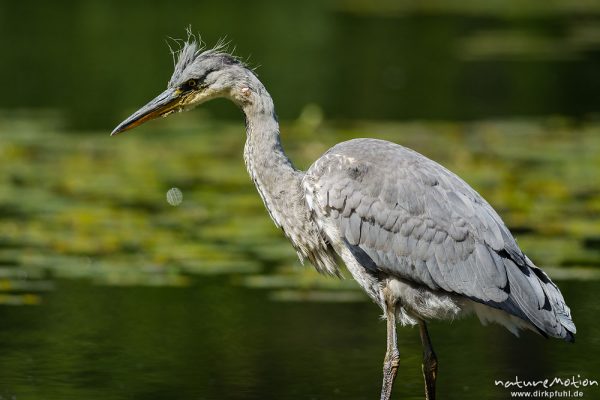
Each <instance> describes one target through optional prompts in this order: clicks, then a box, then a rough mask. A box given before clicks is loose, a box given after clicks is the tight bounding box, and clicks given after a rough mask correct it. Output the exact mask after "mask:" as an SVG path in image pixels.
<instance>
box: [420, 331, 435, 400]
mask: <svg viewBox="0 0 600 400" xmlns="http://www.w3.org/2000/svg"><path fill="white" fill-rule="evenodd" d="M419 333H420V334H421V343H422V344H423V377H424V378H425V399H427V400H435V380H436V378H437V370H438V361H437V356H436V355H435V352H434V351H433V346H432V345H431V339H429V332H428V331H427V324H425V321H423V320H419Z"/></svg>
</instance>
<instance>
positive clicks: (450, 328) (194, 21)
mask: <svg viewBox="0 0 600 400" xmlns="http://www.w3.org/2000/svg"><path fill="white" fill-rule="evenodd" d="M189 26H191V29H192V31H193V32H195V33H198V34H199V35H201V37H202V39H203V41H205V42H206V43H207V45H208V46H212V45H213V44H214V43H216V42H217V41H218V40H219V39H221V38H226V40H228V41H229V42H230V48H231V49H232V50H233V49H234V48H235V54H237V55H238V56H239V57H241V58H242V59H244V60H247V62H248V63H249V64H250V65H251V66H252V67H255V68H256V72H257V73H258V75H259V77H260V79H261V80H262V81H263V83H264V84H265V86H266V87H267V89H268V90H269V91H270V93H271V95H272V96H273V98H274V101H275V105H276V108H277V111H278V114H279V117H280V120H281V124H282V140H283V144H284V146H285V148H286V150H287V151H288V153H289V155H290V157H291V158H292V159H293V160H294V162H295V164H296V166H297V167H299V168H302V169H305V168H307V167H308V166H310V164H311V162H312V161H313V160H315V159H316V158H318V157H319V156H320V155H321V154H322V153H323V152H324V151H326V150H327V148H329V147H330V146H331V145H333V144H334V143H337V142H339V141H343V140H348V139H351V138H355V137H365V136H371V137H377V138H382V139H387V140H391V141H394V142H397V143H400V144H403V145H405V146H407V147H411V148H413V149H415V150H417V151H419V152H421V153H423V154H425V155H426V156H428V157H430V158H432V159H434V160H436V161H438V162H440V163H441V164H443V165H444V166H446V167H448V168H449V169H451V170H452V171H454V172H456V173H457V174H458V175H460V176H461V177H463V178H464V179H465V180H466V181H467V182H469V183H470V184H471V185H472V186H473V187H474V188H475V189H477V190H478V191H479V192H480V193H481V194H482V195H483V196H484V197H485V198H486V199H487V200H488V201H489V202H490V203H491V204H492V205H493V206H494V207H495V208H496V210H497V211H498V212H499V213H500V215H501V216H502V217H503V219H504V220H505V222H506V223H507V225H508V226H509V228H510V229H511V230H512V232H513V233H514V234H515V236H516V237H517V239H518V242H519V244H520V245H521V247H522V248H523V250H524V251H525V252H526V253H527V254H528V255H529V257H530V258H531V259H533V260H534V262H535V263H536V264H537V265H539V266H541V267H544V268H545V270H546V271H547V272H548V273H549V274H550V275H551V277H553V279H555V280H556V281H557V283H558V284H559V286H560V287H561V289H562V291H563V294H564V296H565V298H566V300H567V303H568V304H569V305H570V307H571V309H572V313H573V317H574V320H575V323H576V324H577V327H578V330H579V334H578V337H577V343H576V344H575V345H572V346H571V345H567V344H565V343H561V342H558V341H556V340H543V339H541V338H539V337H537V336H535V335H533V334H530V333H524V334H523V335H522V337H521V338H520V339H518V338H515V337H513V336H512V335H511V334H510V333H508V332H506V331H505V330H504V329H503V328H500V327H498V326H490V327H486V328H482V327H480V326H479V325H480V324H479V322H478V321H476V320H475V319H474V318H470V319H466V320H463V321H456V322H454V323H452V324H451V325H450V324H449V323H446V322H444V323H433V324H432V327H431V334H432V340H433V343H434V346H435V348H436V350H437V353H438V357H439V358H440V365H441V366H440V375H439V380H438V386H439V392H440V395H441V396H443V398H446V399H482V398H485V399H487V398H493V399H504V398H507V397H508V392H507V390H505V389H501V388H498V387H495V386H494V379H511V378H514V376H516V375H518V376H519V377H523V378H532V379H540V378H546V377H549V378H552V377H554V376H558V377H570V376H575V377H577V375H580V376H581V377H584V378H590V379H600V374H598V371H600V362H599V361H598V359H599V357H598V356H600V352H599V345H600V343H599V342H600V339H599V338H600V325H599V324H598V322H597V321H596V319H595V317H596V315H598V314H597V313H598V311H600V306H599V305H598V301H597V296H595V293H596V292H597V291H598V290H600V281H599V278H600V217H599V215H600V214H599V212H600V197H599V195H600V188H599V184H598V182H600V179H599V178H600V113H599V111H600V96H599V95H598V94H599V93H600V74H599V73H598V71H599V70H600V69H599V68H600V2H598V1H592V0H552V1H545V2H538V1H533V0H520V1H517V0H514V1H512V0H511V1H477V0H467V1H462V2H455V1H450V0H430V1H426V2H424V1H416V0H415V1H409V0H402V1H392V0H389V1H388V0H369V1H366V0H328V1H321V0H307V1H304V2H302V4H300V3H294V2H275V1H266V0H255V1H252V2H248V1H242V0H238V1H221V2H206V1H201V0H194V1H177V2H147V1H146V2H143V1H102V2H101V1H91V0H90V1H74V0H72V1H68V0H64V1H55V2H41V1H28V0H24V1H20V2H14V1H13V2H11V1H7V0H0V48H1V50H2V58H1V59H2V61H1V62H0V82H2V96H0V321H1V322H0V371H1V372H0V399H19V400H21V399H83V398H85V399H163V398H172V399H178V398H181V399H189V398H199V399H225V398H226V399H229V398H231V399H242V398H244V399H246V398H256V399H268V398H273V399H281V398H286V399H287V398H298V399H307V398H310V399H329V398H344V399H354V398H356V399H362V398H373V397H377V396H378V391H379V388H380V380H381V379H380V375H381V362H382V359H383V356H384V353H385V323H382V322H381V321H380V320H379V319H378V313H379V310H378V309H377V307H376V306H375V305H373V304H371V303H370V302H369V301H368V300H367V298H366V296H365V295H363V294H362V292H361V291H360V290H359V289H358V287H357V286H356V284H355V283H354V282H353V281H352V280H351V279H346V280H342V281H339V280H335V279H333V278H324V277H320V276H318V275H317V274H316V272H314V271H313V269H312V267H311V266H307V267H302V266H300V264H299V262H298V261H297V259H296V257H295V253H294V251H293V250H292V248H291V246H290V245H289V243H287V241H286V240H285V239H284V238H283V235H282V234H281V232H280V231H278V230H277V229H276V228H275V227H274V225H273V224H272V222H271V221H270V219H269V217H268V215H267V213H266V212H265V210H264V207H263V205H262V203H261V201H260V198H259V196H258V195H257V193H256V190H255V189H254V187H253V186H252V184H251V182H250V179H249V178H248V176H247V173H246V170H245V167H244V164H243V161H242V149H243V143H244V124H243V117H242V115H241V113H240V111H239V110H238V109H236V107H235V106H234V105H232V104H230V103H228V102H226V101H223V100H218V101H214V102H211V103H209V104H206V105H205V106H203V107H202V108H200V109H197V110H195V111H193V112H190V113H185V114H181V115H177V116H175V117H171V118H169V119H164V120H160V121H154V122H152V123H149V124H147V125H144V127H143V128H140V129H138V130H136V131H135V132H132V133H127V134H124V135H120V136H118V137H116V138H109V136H108V135H109V133H110V131H111V130H112V129H113V128H114V126H116V125H117V123H119V122H120V121H121V120H122V119H123V118H125V117H126V116H128V115H129V114H130V113H131V112H132V111H134V110H135V109H137V108H138V107H139V106H141V105H143V104H145V103H146V102H147V101H148V100H149V99H151V98H153V97H154V96H155V95H156V94H158V93H160V92H161V91H162V90H163V89H164V87H165V86H166V83H167V81H168V79H169V77H170V75H171V71H172V63H173V60H172V57H171V54H170V50H169V47H168V43H169V44H170V45H171V46H174V47H176V46H177V44H176V43H175V42H174V40H173V39H172V38H175V39H182V38H183V39H185V38H186V36H187V35H186V28H187V27H189ZM174 43H175V44H174ZM173 187H175V188H178V189H180V190H181V192H182V195H183V201H182V203H181V204H180V205H178V206H171V205H170V204H169V203H168V202H167V198H166V194H167V191H168V190H169V189H170V188H173ZM346 275H348V274H346ZM348 277H349V276H348ZM399 346H400V352H401V355H402V357H403V358H402V361H401V367H400V373H399V376H400V378H399V379H398V380H397V384H396V391H395V393H396V395H399V396H402V397H403V398H407V399H412V398H422V392H423V389H422V378H421V374H420V357H421V355H420V344H419V341H418V333H417V331H416V330H415V329H410V328H406V329H400V330H399ZM561 389H562V388H561ZM582 391H583V392H584V394H585V395H586V397H587V398H596V397H598V398H600V392H599V390H598V388H597V387H594V388H587V389H582Z"/></svg>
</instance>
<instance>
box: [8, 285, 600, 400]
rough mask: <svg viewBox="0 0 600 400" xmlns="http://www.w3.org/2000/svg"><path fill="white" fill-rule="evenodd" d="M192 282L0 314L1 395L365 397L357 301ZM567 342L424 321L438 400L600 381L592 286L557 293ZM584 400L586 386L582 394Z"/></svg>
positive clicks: (82, 291) (376, 337) (371, 347)
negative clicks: (518, 382) (570, 329)
mask: <svg viewBox="0 0 600 400" xmlns="http://www.w3.org/2000/svg"><path fill="white" fill-rule="evenodd" d="M231 282H232V280H231V279H229V278H218V279H217V278H205V279H201V280H198V281H197V282H195V283H194V284H193V285H192V286H190V287H186V288H161V289H158V288H127V289H123V288H115V287H104V286H92V285H90V284H88V283H83V282H77V281H59V282H58V289H59V290H56V291H54V292H52V293H51V294H49V295H48V296H47V297H46V301H45V304H44V305H43V306H41V307H26V308H23V307H7V306H2V307H0V320H1V321H2V330H1V331H0V371H2V379H1V387H0V396H2V398H7V399H10V398H16V399H165V398H169V399H190V398H195V399H282V398H285V399H295V398H297V399H328V398H340V399H342V398H343V399H364V398H376V397H377V392H378V390H379V385H380V367H381V361H382V357H383V352H384V347H385V343H384V342H385V324H384V323H383V322H382V321H380V320H378V319H377V313H378V310H377V309H376V307H375V306H374V305H372V304H371V303H369V302H367V301H363V302H354V303H343V304H341V303H287V302H273V301H269V299H268V296H267V295H266V292H264V291H261V290H252V289H246V288H244V287H240V286H238V285H234V284H232V283H231ZM561 287H562V288H563V292H564V294H565V297H566V298H567V299H568V300H569V304H570V305H571V307H572V308H573V309H574V310H576V312H575V315H574V317H575V321H576V322H577V325H578V329H579V332H580V333H579V336H578V338H577V343H576V344H575V345H568V344H566V343H563V342H559V341H556V340H544V339H542V338H540V337H538V336H536V335H533V334H524V335H523V336H522V337H521V338H520V339H517V338H514V337H513V336H512V335H510V334H509V333H508V332H506V331H505V330H504V329H503V328H500V327H497V326H491V327H487V328H484V327H480V326H479V323H478V322H477V321H476V320H474V319H467V320H464V321H455V322H454V323H452V324H449V323H434V324H432V327H431V334H432V337H433V340H434V343H435V345H436V349H437V351H438V355H439V357H440V362H441V364H440V377H439V391H440V394H441V395H443V398H444V399H504V398H507V397H508V395H507V391H506V390H505V389H499V388H496V387H494V385H493V381H494V379H513V378H514V377H515V376H517V375H518V376H519V377H522V378H528V377H529V378H532V379H541V378H546V377H549V378H552V377H554V376H558V377H570V376H571V375H577V374H580V375H581V376H582V377H587V378H596V379H598V378H600V377H599V376H598V371H600V362H599V361H598V359H597V357H595V356H594V355H597V354H598V345H599V340H598V337H599V336H600V329H599V328H598V324H597V323H596V321H595V317H594V316H595V315H597V313H598V311H599V308H600V307H599V306H598V303H597V302H596V301H594V299H595V296H594V293H596V292H597V291H598V290H599V289H600V284H599V283H598V282H597V281H593V282H577V281H566V282H561ZM399 346H400V351H401V354H402V362H401V367H400V374H399V378H398V381H397V384H396V394H397V395H398V396H401V398H408V399H413V398H414V399H416V398H421V393H422V382H421V376H420V349H419V342H418V334H417V331H416V329H409V328H405V329H400V331H399ZM584 392H585V393H586V398H597V397H598V395H600V390H598V388H592V389H587V390H584Z"/></svg>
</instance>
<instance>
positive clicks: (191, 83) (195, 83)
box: [183, 79, 198, 90]
mask: <svg viewBox="0 0 600 400" xmlns="http://www.w3.org/2000/svg"><path fill="white" fill-rule="evenodd" d="M183 87H184V89H187V90H190V89H195V88H197V87H198V80H197V79H190V80H188V81H187V82H185V83H184V85H183Z"/></svg>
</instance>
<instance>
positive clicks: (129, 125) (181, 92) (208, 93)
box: [111, 38, 251, 135]
mask: <svg viewBox="0 0 600 400" xmlns="http://www.w3.org/2000/svg"><path fill="white" fill-rule="evenodd" d="M248 73H250V74H251V72H250V71H249V70H248V69H246V68H245V66H244V64H243V63H242V62H241V61H240V60H238V59H237V58H236V57H234V56H232V55H230V54H228V53H226V52H224V51H223V50H222V46H217V47H216V48H214V49H210V50H205V51H203V50H202V48H201V46H200V45H199V43H198V42H197V41H196V40H194V39H193V38H192V39H189V40H188V41H187V42H185V43H184V45H183V47H182V48H181V50H179V51H178V52H177V61H176V62H175V70H174V71H173V75H172V76H171V79H170V80H169V83H168V85H167V89H166V90H165V91H164V92H162V93H161V94H159V95H158V96H157V97H156V98H154V99H153V100H151V101H150V102H149V103H148V104H146V105H145V106H143V107H142V108H140V109H139V110H137V111H136V112H135V113H133V114H132V115H131V116H129V117H128V118H127V119H126V120H125V121H123V122H121V123H120V124H119V125H118V126H117V127H116V128H115V129H114V130H113V131H112V133H111V135H116V134H117V133H121V132H124V131H126V130H129V129H133V128H135V127H136V126H139V125H141V124H143V123H144V122H146V121H149V120H151V119H155V118H157V117H166V116H168V115H170V114H172V113H175V112H180V111H184V110H189V109H191V108H193V107H195V106H197V105H199V104H201V103H203V102H205V101H207V100H210V99H213V98H216V97H230V98H232V99H233V100H234V101H237V98H238V97H239V93H244V77H245V76H247V75H248Z"/></svg>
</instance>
